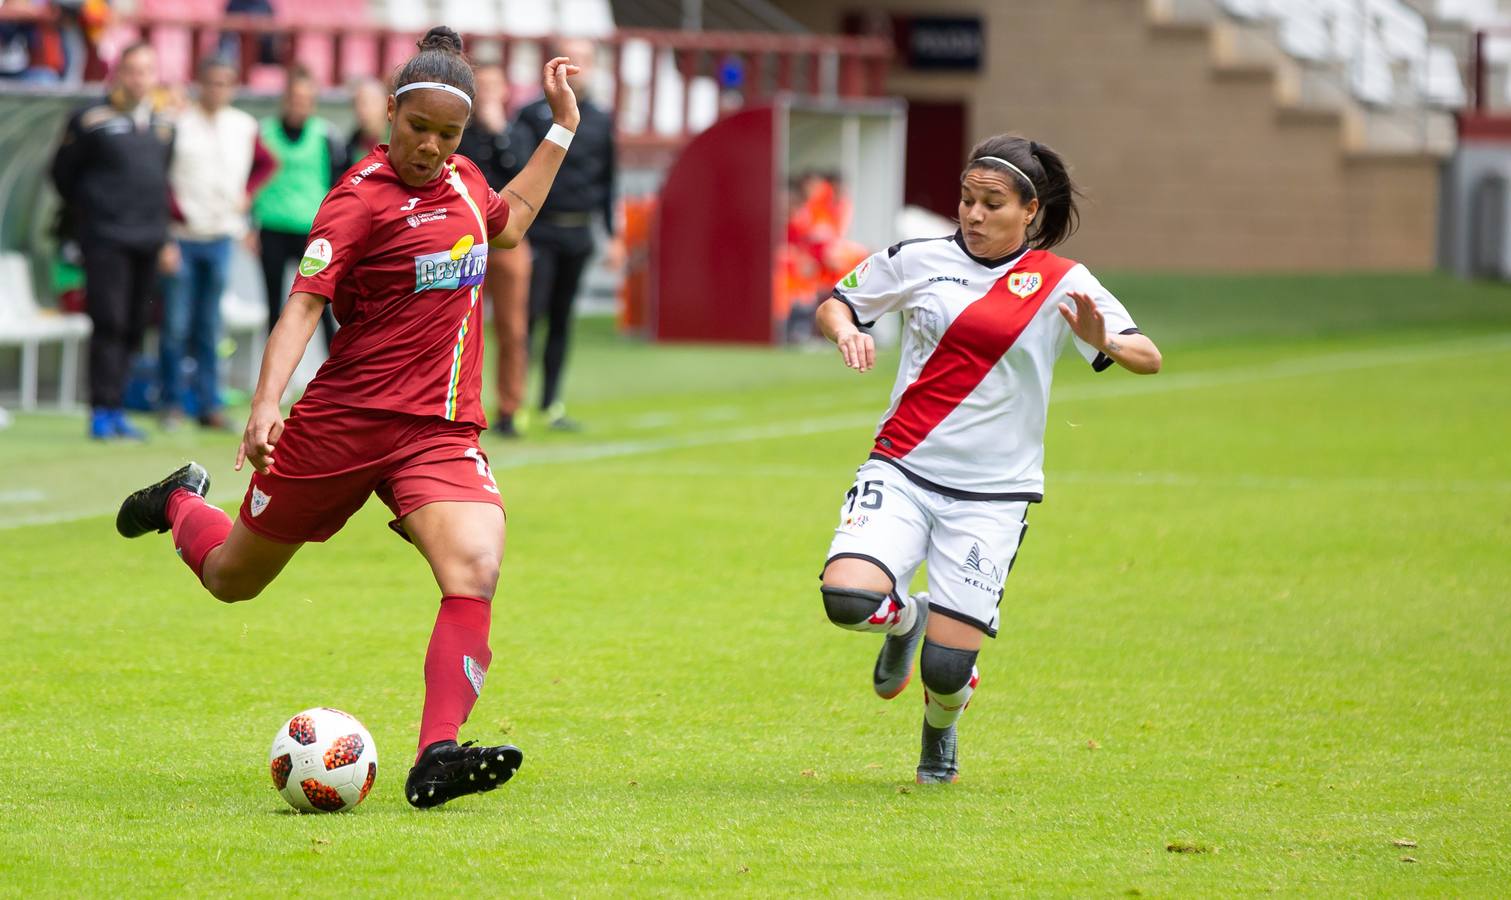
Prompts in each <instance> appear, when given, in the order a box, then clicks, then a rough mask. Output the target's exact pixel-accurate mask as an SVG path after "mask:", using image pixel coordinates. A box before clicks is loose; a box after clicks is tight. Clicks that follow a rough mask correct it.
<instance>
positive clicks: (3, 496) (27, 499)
mask: <svg viewBox="0 0 1511 900" xmlns="http://www.w3.org/2000/svg"><path fill="white" fill-rule="evenodd" d="M46 499H47V495H46V494H44V493H43V492H41V491H32V490H25V489H22V490H18V491H0V503H41V502H42V501H43V500H46Z"/></svg>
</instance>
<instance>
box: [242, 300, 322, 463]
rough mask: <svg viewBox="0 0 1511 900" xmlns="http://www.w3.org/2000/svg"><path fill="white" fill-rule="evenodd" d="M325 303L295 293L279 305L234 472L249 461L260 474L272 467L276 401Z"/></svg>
mask: <svg viewBox="0 0 1511 900" xmlns="http://www.w3.org/2000/svg"><path fill="white" fill-rule="evenodd" d="M325 304H326V299H325V298H324V297H321V296H317V295H315V294H311V293H309V292H307V291H295V292H294V293H293V294H290V295H289V299H288V301H287V302H285V303H284V304H283V312H282V313H280V314H279V316H278V324H277V325H274V326H273V333H272V334H270V335H268V343H267V347H266V348H265V349H264V350H263V353H262V371H261V372H259V373H258V375H257V390H256V391H255V392H254V393H253V394H252V411H251V414H250V415H249V416H248V417H247V430H246V432H245V433H243V434H242V436H241V446H240V447H237V448H236V471H238V472H240V471H241V464H242V463H243V462H244V461H246V462H251V464H252V468H254V469H256V470H257V471H258V472H261V473H263V474H266V473H267V471H268V469H269V468H270V467H271V466H272V465H273V447H274V445H275V444H277V443H278V438H279V436H280V435H282V434H283V410H282V409H280V408H279V406H278V402H279V401H280V400H281V399H283V392H284V390H285V389H286V388H288V386H289V379H290V378H292V377H293V375H294V369H295V368H296V367H297V366H298V365H299V360H300V359H301V358H303V356H304V348H305V347H306V346H308V345H309V342H310V338H311V337H313V336H314V334H315V328H316V327H317V326H319V324H320V314H321V313H322V312H324V311H325Z"/></svg>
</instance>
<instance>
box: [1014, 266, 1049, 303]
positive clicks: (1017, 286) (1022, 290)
mask: <svg viewBox="0 0 1511 900" xmlns="http://www.w3.org/2000/svg"><path fill="white" fill-rule="evenodd" d="M1043 286H1044V276H1042V275H1040V274H1039V273H1038V272H1014V273H1012V274H1011V275H1009V276H1007V289H1008V290H1009V291H1012V292H1013V293H1014V294H1017V295H1018V296H1019V297H1022V298H1023V299H1024V300H1027V299H1028V298H1029V297H1032V296H1033V295H1034V294H1035V293H1037V292H1038V290H1039V288H1041V287H1043Z"/></svg>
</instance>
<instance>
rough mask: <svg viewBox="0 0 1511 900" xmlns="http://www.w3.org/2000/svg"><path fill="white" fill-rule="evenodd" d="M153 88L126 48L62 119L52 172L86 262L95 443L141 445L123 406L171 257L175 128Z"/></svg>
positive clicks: (140, 61) (142, 60) (147, 71)
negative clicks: (106, 85) (83, 101)
mask: <svg viewBox="0 0 1511 900" xmlns="http://www.w3.org/2000/svg"><path fill="white" fill-rule="evenodd" d="M156 84H157V54H156V53H154V52H153V50H152V47H151V46H149V45H147V44H142V43H138V44H133V45H131V46H130V47H127V48H126V49H125V50H124V51H122V53H121V58H120V61H119V62H118V63H117V64H116V69H115V73H114V77H113V79H112V83H111V90H110V94H109V97H108V99H107V100H106V102H104V103H93V104H90V105H88V106H85V107H84V108H82V109H80V110H78V111H77V112H75V113H74V114H73V115H72V116H71V117H70V118H69V120H68V125H67V126H66V127H65V129H64V131H63V139H62V141H61V143H60V144H59V145H58V152H57V155H56V156H55V157H54V159H53V164H52V180H53V184H54V185H55V186H56V187H57V189H58V194H59V195H60V196H61V197H62V199H63V203H64V204H65V205H66V206H67V207H68V219H69V221H71V222H72V223H73V228H74V234H73V235H72V236H73V237H74V238H76V239H77V241H78V243H79V246H80V248H81V250H82V251H83V255H84V294H85V304H86V307H87V309H88V312H89V317H90V319H91V320H92V321H93V323H94V331H93V333H92V334H91V335H90V338H89V402H90V406H91V407H92V408H93V409H92V411H91V414H90V420H89V434H90V436H91V437H94V438H97V439H106V438H116V437H125V438H134V439H138V440H140V439H142V438H145V437H146V435H145V434H143V433H142V431H141V430H139V429H138V428H136V426H134V425H133V424H132V423H131V422H130V421H128V420H127V418H126V412H125V408H124V407H125V404H124V402H123V398H124V394H125V388H126V379H127V376H128V374H129V371H130V367H131V357H132V355H133V354H134V353H135V352H136V350H137V347H138V345H139V344H140V343H141V339H142V331H143V329H144V328H145V326H146V321H147V305H148V303H149V302H150V300H151V298H152V293H153V289H154V288H155V286H156V284H157V278H158V268H159V265H160V264H161V263H162V262H164V261H166V259H165V257H170V256H171V252H170V253H165V251H164V244H165V241H166V240H167V237H168V161H169V158H170V157H171V155H172V149H173V127H172V125H171V124H170V123H169V122H168V121H167V120H166V119H164V118H163V117H162V116H160V115H158V114H157V113H156V112H155V111H154V110H153V107H152V103H151V100H150V97H151V96H152V92H153V88H154V87H155V86H156Z"/></svg>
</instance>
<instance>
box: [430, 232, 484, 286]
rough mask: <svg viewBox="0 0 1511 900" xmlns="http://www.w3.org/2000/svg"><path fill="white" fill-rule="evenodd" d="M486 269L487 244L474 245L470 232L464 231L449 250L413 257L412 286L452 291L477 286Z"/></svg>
mask: <svg viewBox="0 0 1511 900" xmlns="http://www.w3.org/2000/svg"><path fill="white" fill-rule="evenodd" d="M487 271H488V248H487V246H485V245H481V244H475V243H474V242H473V240H472V235H470V234H464V235H462V237H461V240H458V241H457V242H456V244H455V245H453V246H452V248H451V249H450V250H442V251H441V252H440V253H427V254H425V255H424V256H416V257H415V258H414V289H415V291H416V292H419V291H454V290H457V289H458V288H464V287H476V286H477V285H480V284H482V283H483V274H484V273H486V272H487Z"/></svg>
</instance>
